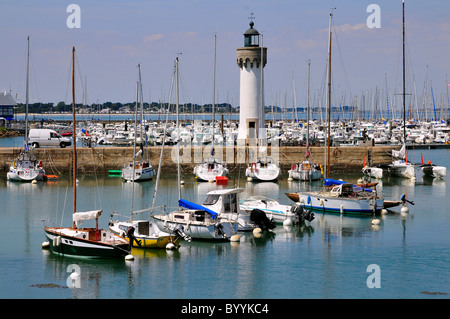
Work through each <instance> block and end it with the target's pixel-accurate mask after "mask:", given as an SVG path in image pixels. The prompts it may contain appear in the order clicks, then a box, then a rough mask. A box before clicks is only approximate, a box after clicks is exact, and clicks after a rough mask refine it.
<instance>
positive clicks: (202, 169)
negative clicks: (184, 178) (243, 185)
mask: <svg viewBox="0 0 450 319" xmlns="http://www.w3.org/2000/svg"><path fill="white" fill-rule="evenodd" d="M216 38H217V37H216V36H214V80H213V104H212V111H213V116H212V140H211V143H212V146H211V156H209V157H207V158H206V159H204V160H203V161H202V163H201V164H199V165H196V166H195V167H194V174H195V178H196V179H197V180H198V181H215V180H216V178H217V177H218V176H227V175H228V168H227V166H226V164H225V163H222V161H221V160H219V159H218V158H217V157H215V156H214V155H215V154H214V140H215V138H214V133H215V132H214V128H215V94H216Z"/></svg>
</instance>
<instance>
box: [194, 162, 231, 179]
mask: <svg viewBox="0 0 450 319" xmlns="http://www.w3.org/2000/svg"><path fill="white" fill-rule="evenodd" d="M194 174H195V178H196V179H197V180H199V181H212V180H216V177H217V176H227V175H228V168H226V167H224V166H223V165H215V167H214V168H211V167H210V166H209V163H207V162H205V163H202V164H200V165H198V166H196V167H194Z"/></svg>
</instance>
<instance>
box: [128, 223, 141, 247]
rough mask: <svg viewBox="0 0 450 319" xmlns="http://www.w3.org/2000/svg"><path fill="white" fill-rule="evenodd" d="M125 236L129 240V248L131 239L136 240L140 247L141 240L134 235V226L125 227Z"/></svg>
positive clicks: (131, 243) (131, 244) (131, 242)
mask: <svg viewBox="0 0 450 319" xmlns="http://www.w3.org/2000/svg"><path fill="white" fill-rule="evenodd" d="M127 237H128V239H129V240H130V249H131V247H132V246H133V240H134V241H135V242H136V244H137V245H138V246H139V247H140V246H141V244H142V241H141V240H137V239H136V237H135V236H134V227H128V229H127Z"/></svg>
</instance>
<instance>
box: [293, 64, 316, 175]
mask: <svg viewBox="0 0 450 319" xmlns="http://www.w3.org/2000/svg"><path fill="white" fill-rule="evenodd" d="M310 66H311V61H308V97H307V104H308V105H307V121H306V159H305V160H304V161H302V162H301V163H299V162H297V164H294V165H292V168H291V169H290V170H289V172H288V173H289V178H292V179H293V180H300V181H316V180H318V179H320V178H321V177H322V172H321V170H320V167H319V166H318V165H315V164H314V163H312V162H311V161H310V160H309V156H310V154H311V153H310V151H309V125H310V123H309V100H310V99H309V78H310V76H309V73H310Z"/></svg>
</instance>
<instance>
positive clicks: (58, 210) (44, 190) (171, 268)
mask: <svg viewBox="0 0 450 319" xmlns="http://www.w3.org/2000/svg"><path fill="white" fill-rule="evenodd" d="M421 152H422V153H423V157H424V160H426V161H428V160H431V161H433V162H435V163H438V164H440V165H444V166H447V167H450V156H449V155H450V150H445V149H444V150H422V151H410V155H409V156H410V159H412V160H413V161H415V162H420V153H421ZM4 175H6V174H4ZM163 175H164V177H163V178H162V180H161V184H160V186H159V190H160V191H159V193H158V201H157V204H158V205H160V204H163V203H164V204H166V205H167V206H170V207H174V206H175V204H176V202H177V196H178V195H177V184H176V176H175V175H167V174H163ZM359 177H361V174H359V172H355V173H354V174H347V175H343V176H332V178H342V179H344V180H347V181H350V182H356V180H357V179H358V178H359ZM447 179H448V177H447V178H445V179H443V180H433V179H425V178H423V177H422V175H421V173H420V172H418V174H417V179H416V180H415V181H411V180H404V179H397V178H395V179H394V178H384V179H383V180H382V183H383V192H384V195H385V198H386V199H395V200H398V199H399V197H400V195H401V194H407V196H408V199H409V200H412V201H414V202H415V205H414V206H412V205H410V206H409V208H410V213H409V214H408V216H406V217H402V216H401V214H400V207H397V208H394V209H393V210H392V212H390V213H389V214H387V215H385V216H384V217H383V218H382V219H381V223H380V224H379V225H377V226H372V223H371V218H360V217H358V218H355V217H347V216H339V215H319V214H316V218H315V220H314V221H313V222H311V224H310V225H304V226H293V227H289V228H285V227H283V226H282V225H278V226H277V228H276V229H275V230H274V233H273V234H271V235H268V234H264V235H263V236H262V237H261V238H255V237H254V236H253V234H251V233H249V234H243V237H242V239H241V242H240V243H229V242H223V243H212V242H191V243H186V242H182V243H181V244H182V246H181V248H180V249H179V250H178V251H165V250H133V252H132V253H133V255H135V257H136V258H135V260H134V261H131V262H130V261H123V260H120V261H104V260H101V261H90V260H81V259H76V258H68V257H59V256H55V255H52V254H51V253H50V252H49V251H46V250H42V249H41V244H42V242H43V241H44V240H45V238H44V232H43V226H44V222H43V220H47V221H48V223H49V224H51V223H53V224H54V225H55V224H56V225H60V224H62V225H63V226H68V225H70V224H71V215H70V214H71V210H72V186H71V178H70V177H69V176H61V178H60V179H59V181H57V182H52V183H50V182H39V183H37V184H31V183H14V182H8V181H7V180H6V176H1V177H0V203H1V206H0V221H1V222H0V234H1V235H0V238H1V242H2V244H1V246H0V257H1V263H0V298H2V299H5V298H12V299H18V298H23V299H37V298H39V299H67V298H81V299H85V298H102V299H144V298H145V299H147V298H148V299H152V298H155V299H216V298H220V299H224V298H225V299H310V298H312V299H330V298H337V299H340V298H344V299H348V298H350V299H353V298H358V299H378V298H406V299H412V298H419V299H428V298H446V299H447V298H449V296H450V274H449V273H450V266H449V265H450V263H449V262H450V258H449V257H450V232H449V229H450V213H449V209H448V204H449V203H450V200H449V195H450V191H449V190H448V188H447ZM79 180H80V183H79V186H78V188H77V193H78V204H77V208H78V210H80V211H81V210H90V209H103V215H102V217H101V218H100V226H101V227H103V228H106V227H107V223H108V220H109V217H110V213H111V212H112V211H117V212H119V214H121V215H123V216H129V212H130V211H131V205H132V204H131V203H132V200H131V197H132V196H131V194H132V188H133V187H132V185H133V184H131V183H124V182H123V180H122V179H121V178H120V177H113V176H107V175H100V176H94V175H86V176H79ZM183 180H184V181H185V185H184V186H183V187H182V194H183V197H184V198H186V199H188V200H191V201H197V202H199V203H201V202H203V199H205V197H206V193H207V192H208V191H209V190H211V189H215V188H217V187H223V186H218V185H215V184H211V183H200V182H196V181H195V179H194V176H193V175H192V174H191V172H185V173H184V175H183ZM154 185H155V182H154V181H148V182H142V183H136V184H135V185H134V200H133V207H134V209H135V210H138V209H142V208H146V207H148V206H149V205H151V201H152V196H153V189H154ZM234 185H236V186H239V187H244V188H245V189H246V191H245V193H244V194H242V196H241V199H244V198H245V197H246V196H250V195H253V194H258V195H265V196H268V197H270V198H273V199H277V200H279V201H280V202H281V203H284V204H290V203H291V202H290V200H289V199H288V198H287V197H286V196H285V193H286V192H292V191H297V190H304V189H307V188H308V187H310V186H309V184H304V183H300V182H288V181H287V173H286V172H284V174H283V176H282V177H281V178H280V179H279V181H278V182H277V183H248V182H246V181H245V177H244V171H242V172H241V173H240V175H239V174H238V172H234V175H233V176H232V177H231V178H230V181H229V183H228V187H232V186H234ZM319 185H320V183H318V182H315V183H313V184H312V185H311V187H319ZM142 217H148V216H147V215H143V216H142ZM61 221H62V222H61ZM87 225H88V224H87ZM73 264H75V265H77V266H79V267H80V276H81V277H80V279H81V280H80V288H67V278H68V275H69V274H70V273H69V272H68V266H69V265H73ZM373 264H375V265H378V266H379V270H380V272H379V274H380V277H379V279H380V280H379V282H380V283H381V287H380V288H369V287H368V284H367V281H368V277H369V276H370V275H371V274H372V271H368V270H367V269H368V266H369V265H373Z"/></svg>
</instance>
